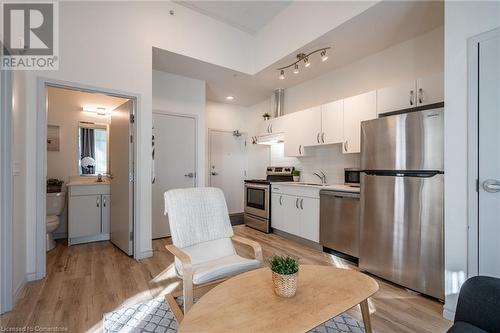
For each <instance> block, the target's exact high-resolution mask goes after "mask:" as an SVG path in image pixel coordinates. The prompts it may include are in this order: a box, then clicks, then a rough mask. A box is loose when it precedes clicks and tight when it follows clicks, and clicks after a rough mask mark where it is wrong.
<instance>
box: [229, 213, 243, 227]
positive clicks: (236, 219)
mask: <svg viewBox="0 0 500 333" xmlns="http://www.w3.org/2000/svg"><path fill="white" fill-rule="evenodd" d="M229 220H231V225H240V224H244V223H245V221H244V213H231V214H229Z"/></svg>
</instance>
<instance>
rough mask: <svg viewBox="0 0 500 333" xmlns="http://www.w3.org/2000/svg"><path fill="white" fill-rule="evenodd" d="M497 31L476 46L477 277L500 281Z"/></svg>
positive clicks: (499, 69)
mask: <svg viewBox="0 0 500 333" xmlns="http://www.w3.org/2000/svg"><path fill="white" fill-rule="evenodd" d="M499 128H500V31H499V33H498V34H496V35H493V36H492V38H490V39H487V40H485V41H482V42H480V43H479V184H480V186H479V275H489V276H496V277H499V278H500V261H499V259H498V258H499V256H500V145H499V143H500V130H499Z"/></svg>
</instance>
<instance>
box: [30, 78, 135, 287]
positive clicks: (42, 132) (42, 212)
mask: <svg viewBox="0 0 500 333" xmlns="http://www.w3.org/2000/svg"><path fill="white" fill-rule="evenodd" d="M48 87H55V88H62V89H70V90H76V91H81V92H87V93H97V94H105V95H108V96H115V97H121V98H127V99H130V100H132V103H133V108H132V110H131V115H133V116H134V123H132V126H131V132H130V135H132V136H133V137H134V138H137V129H138V128H139V126H138V117H137V113H138V111H139V105H140V95H139V94H135V93H128V92H122V91H117V90H113V89H107V88H101V87H95V86H90V85H84V84H80V83H76V82H68V81H61V80H56V79H51V78H46V77H38V82H37V94H38V98H37V106H38V108H37V109H38V112H37V115H36V138H37V143H36V161H37V165H38V167H37V168H36V175H35V181H36V189H35V195H36V210H35V222H36V237H35V249H36V261H35V262H36V273H35V279H36V280H38V279H42V278H44V277H45V275H46V259H47V255H46V241H45V239H46V226H45V216H46V195H45V192H46V191H45V187H46V185H45V182H46V178H47V148H46V142H47V112H48V110H47V103H46V102H47V98H48V95H47V89H48ZM137 141H138V140H137V139H135V140H133V143H131V145H132V150H133V165H132V170H133V180H134V181H133V184H132V186H133V195H132V201H133V208H132V209H133V214H132V219H133V226H134V230H133V233H134V258H136V259H137V258H138V257H137V256H138V255H140V253H139V246H138V240H139V239H140V228H139V227H138V221H139V213H138V211H139V209H138V205H137V203H138V200H136V198H139V196H138V193H137V191H138V188H139V187H140V186H139V184H138V182H139V181H140V178H139V177H137V175H138V173H137V169H138V168H137V166H138V164H139V163H138V160H137Z"/></svg>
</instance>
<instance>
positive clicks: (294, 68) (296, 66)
mask: <svg viewBox="0 0 500 333" xmlns="http://www.w3.org/2000/svg"><path fill="white" fill-rule="evenodd" d="M293 74H299V64H295V66H294V67H293Z"/></svg>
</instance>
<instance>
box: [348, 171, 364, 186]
mask: <svg viewBox="0 0 500 333" xmlns="http://www.w3.org/2000/svg"><path fill="white" fill-rule="evenodd" d="M360 182H361V169H359V168H345V169H344V183H345V184H346V185H350V186H359V184H360Z"/></svg>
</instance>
